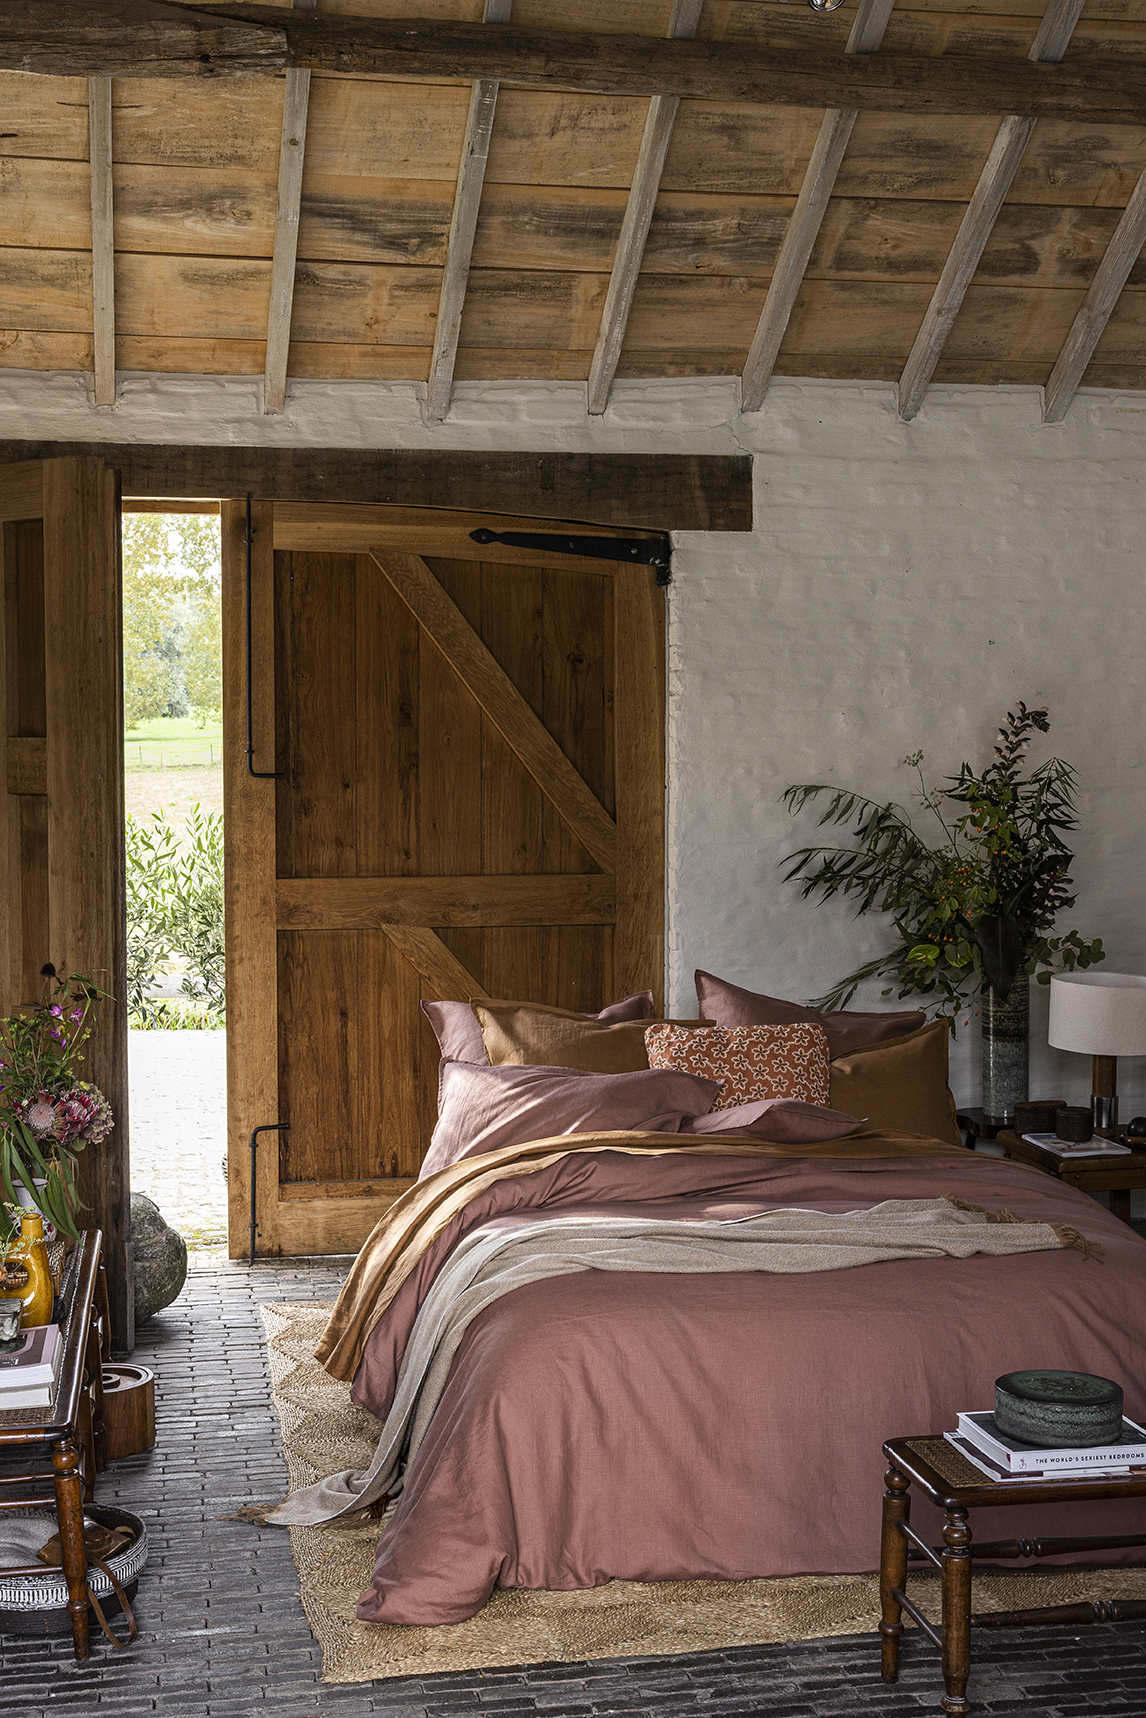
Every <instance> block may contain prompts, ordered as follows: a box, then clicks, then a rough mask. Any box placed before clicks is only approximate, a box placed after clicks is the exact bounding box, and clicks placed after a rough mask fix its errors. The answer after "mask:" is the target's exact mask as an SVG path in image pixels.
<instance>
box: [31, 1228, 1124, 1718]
mask: <svg viewBox="0 0 1146 1718" xmlns="http://www.w3.org/2000/svg"><path fill="white" fill-rule="evenodd" d="M348 1263H349V1261H347V1260H342V1261H334V1260H323V1261H311V1262H309V1263H307V1262H305V1261H297V1260H296V1261H288V1262H285V1263H268V1264H260V1265H258V1266H256V1267H255V1269H254V1270H252V1271H249V1270H247V1268H246V1267H245V1266H243V1265H237V1264H220V1265H216V1266H203V1267H198V1268H196V1269H194V1270H193V1271H192V1273H191V1276H190V1278H189V1280H188V1285H187V1288H186V1290H185V1291H184V1293H183V1295H182V1296H181V1297H180V1299H179V1300H178V1301H177V1302H176V1303H175V1305H174V1306H172V1307H169V1308H168V1309H167V1311H166V1312H163V1313H160V1314H159V1315H158V1317H156V1318H154V1319H152V1320H151V1321H150V1322H149V1323H148V1324H146V1325H145V1326H143V1327H142V1330H141V1340H140V1344H139V1346H138V1348H137V1349H136V1354H135V1358H136V1359H137V1360H139V1361H140V1362H141V1363H142V1364H144V1365H149V1366H153V1367H154V1368H155V1370H156V1374H157V1377H156V1385H157V1392H156V1393H157V1416H156V1417H157V1429H158V1442H157V1444H156V1447H155V1449H154V1450H152V1451H151V1452H149V1453H148V1454H147V1455H143V1456H136V1457H133V1458H131V1459H130V1460H126V1461H120V1462H114V1463H111V1464H109V1467H108V1469H107V1471H106V1473H105V1474H103V1476H102V1477H101V1480H100V1482H99V1487H98V1496H99V1499H100V1501H101V1502H104V1503H116V1502H122V1504H123V1505H124V1507H126V1508H129V1509H133V1510H135V1511H136V1513H138V1514H140V1515H142V1516H143V1517H144V1518H145V1519H146V1521H147V1523H148V1531H149V1533H150V1535H151V1540H152V1552H151V1560H150V1562H149V1564H148V1566H147V1568H146V1569H145V1570H144V1571H143V1574H142V1576H141V1578H140V1583H139V1594H138V1598H137V1601H136V1614H137V1617H138V1620H139V1625H140V1631H141V1632H140V1638H139V1640H138V1641H137V1642H136V1644H135V1645H134V1646H133V1647H131V1648H130V1649H129V1650H128V1651H126V1652H122V1653H115V1652H113V1651H112V1649H111V1648H109V1647H107V1646H106V1645H105V1643H104V1642H103V1638H102V1636H100V1635H99V1634H98V1633H97V1634H96V1637H95V1638H96V1640H97V1642H98V1643H99V1644H98V1645H97V1646H96V1647H95V1656H94V1658H93V1660H92V1662H91V1663H90V1664H89V1665H88V1666H77V1665H76V1663H75V1661H74V1659H73V1658H72V1654H71V1646H70V1637H69V1639H68V1640H59V1639H56V1640H49V1639H44V1638H42V1637H41V1638H40V1639H34V1638H29V1637H17V1636H8V1637H5V1638H3V1639H0V1713H3V1715H4V1718H48V1715H49V1714H53V1713H63V1714H67V1715H69V1718H103V1715H105V1714H106V1718H137V1715H141V1714H154V1715H156V1718H303V1715H310V1718H365V1715H366V1714H370V1713H387V1714H391V1715H392V1718H484V1715H485V1714H488V1715H489V1718H607V1715H609V1714H618V1715H620V1714H627V1713H636V1712H648V1713H650V1714H653V1715H654V1718H694V1715H695V1718H708V1715H709V1714H712V1715H719V1718H844V1715H845V1714H846V1715H847V1718H855V1715H857V1714H860V1715H870V1718H917V1715H919V1718H922V1715H923V1714H933V1715H937V1714H938V1712H939V1699H940V1695H941V1692H942V1684H941V1682H940V1679H939V1674H938V1665H937V1662H936V1655H935V1653H934V1652H933V1651H932V1650H931V1649H930V1648H929V1647H928V1646H927V1643H926V1642H924V1641H921V1640H919V1639H909V1640H908V1641H907V1643H906V1644H905V1646H904V1649H903V1660H904V1664H903V1674H902V1680H901V1681H900V1683H899V1684H898V1685H897V1686H896V1687H894V1688H887V1687H885V1686H884V1685H883V1684H882V1683H881V1681H880V1679H879V1668H878V1665H879V1654H878V1649H877V1644H876V1642H875V1641H874V1640H873V1639H871V1638H870V1637H864V1636H848V1637H842V1638H837V1639H831V1640H824V1641H809V1642H805V1643H803V1644H801V1645H795V1646H759V1647H740V1648H737V1649H735V1650H732V1651H727V1652H711V1653H701V1654H693V1655H689V1656H687V1657H685V1656H682V1657H680V1658H668V1659H666V1658H639V1659H619V1660H610V1661H597V1662H593V1663H590V1664H558V1665H538V1666H529V1667H525V1668H519V1669H513V1668H510V1669H505V1670H495V1671H485V1672H478V1671H473V1672H462V1673H457V1674H453V1675H448V1676H432V1677H425V1678H416V1677H407V1678H403V1679H401V1680H396V1681H387V1682H375V1683H357V1684H350V1685H343V1686H337V1685H336V1686H325V1685H323V1684H322V1683H321V1680H320V1678H321V1670H322V1666H321V1654H320V1651H319V1648H318V1646H317V1645H316V1643H315V1641H314V1640H313V1638H312V1636H311V1634H310V1631H309V1629H308V1628H307V1625H306V1620H305V1617H304V1616H303V1612H302V1607H301V1605H300V1603H299V1597H298V1581H297V1576H296V1574H295V1568H294V1563H293V1562H292V1560H291V1555H290V1546H289V1541H288V1538H287V1535H286V1533H284V1532H282V1531H281V1530H276V1529H274V1528H270V1527H266V1528H256V1527H251V1526H248V1525H247V1524H246V1523H244V1522H239V1521H231V1520H228V1519H227V1517H228V1516H230V1515H232V1514H233V1513H234V1511H235V1510H236V1509H237V1508H238V1506H239V1505H240V1504H242V1503H248V1502H255V1501H258V1502H262V1501H265V1500H266V1499H269V1498H278V1497H279V1496H281V1494H282V1492H283V1489H284V1486H285V1478H286V1474H285V1469H284V1467H283V1463H282V1460H281V1457H280V1456H279V1454H278V1442H277V1422H276V1420H275V1417H274V1413H273V1411H272V1409H271V1406H270V1396H269V1389H268V1385H267V1375H266V1368H265V1361H264V1349H263V1341H262V1332H261V1327H260V1325H259V1322H258V1315H257V1313H256V1310H255V1308H256V1303H257V1302H258V1301H268V1300H269V1301H277V1300H307V1299H311V1298H313V1299H317V1300H327V1299H329V1298H330V1297H331V1296H332V1295H333V1294H334V1293H335V1292H336V1289H337V1286H338V1282H339V1278H340V1272H341V1271H342V1270H343V1269H344V1268H345V1267H346V1265H347V1264H348ZM873 1501H874V1500H873ZM1144 1646H1146V1629H1143V1627H1141V1626H1140V1625H1137V1624H1122V1625H1118V1626H1115V1627H1107V1626H1103V1627H1100V1628H1089V1629H1082V1630H1076V1631H1071V1630H1069V1629H1040V1630H1038V1631H1027V1632H1025V1633H1021V1632H1019V1631H1004V1632H1000V1633H997V1634H996V1633H993V1632H992V1633H991V1634H985V1635H981V1636H979V1637H978V1638H977V1639H976V1640H975V1643H974V1647H975V1669H974V1674H973V1676H972V1681H971V1688H970V1694H971V1698H972V1700H973V1702H974V1712H975V1714H978V1713H984V1714H987V1713H994V1714H1002V1713H1012V1712H1021V1713H1022V1714H1023V1715H1024V1718H1076V1715H1077V1718H1091V1715H1094V1718H1097V1715H1098V1714H1100V1713H1104V1714H1111V1715H1122V1718H1142V1715H1143V1714H1144V1713H1146V1654H1144V1652H1143V1648H1144Z"/></svg>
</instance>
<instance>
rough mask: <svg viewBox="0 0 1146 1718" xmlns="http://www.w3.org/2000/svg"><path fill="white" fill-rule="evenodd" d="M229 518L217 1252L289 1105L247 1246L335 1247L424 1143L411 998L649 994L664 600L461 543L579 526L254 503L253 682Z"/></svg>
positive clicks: (364, 1226)
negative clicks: (479, 533) (224, 1125)
mask: <svg viewBox="0 0 1146 1718" xmlns="http://www.w3.org/2000/svg"><path fill="white" fill-rule="evenodd" d="M246 523H247V521H246V506H245V503H242V502H227V503H224V508H223V545H224V554H223V576H224V683H225V686H226V687H227V689H228V690H227V698H228V705H227V710H226V712H225V717H224V721H225V734H224V747H225V756H226V764H225V768H226V793H227V800H226V818H227V841H228V853H229V860H228V883H227V887H228V920H227V960H228V978H227V1029H228V1109H229V1115H230V1146H229V1162H230V1211H231V1250H232V1254H233V1255H235V1256H237V1255H240V1254H242V1253H243V1252H245V1251H246V1249H247V1247H248V1245H249V1224H250V1220H251V1214H250V1191H249V1190H250V1185H251V1183H250V1175H251V1153H250V1151H249V1142H250V1138H251V1134H252V1132H253V1130H254V1129H255V1128H259V1127H263V1126H266V1125H268V1124H283V1123H285V1124H288V1126H287V1127H286V1128H285V1129H284V1130H283V1131H281V1132H278V1133H273V1132H268V1133H264V1134H262V1135H261V1136H260V1142H259V1145H258V1149H257V1156H256V1177H257V1180H256V1218H257V1226H258V1231H259V1233H258V1239H257V1250H258V1251H260V1252H263V1253H268V1254H275V1253H283V1254H290V1253H307V1252H310V1253H330V1252H346V1251H352V1250H354V1249H355V1248H357V1247H358V1246H359V1245H360V1244H361V1242H362V1241H363V1239H364V1238H365V1236H366V1235H367V1234H368V1233H369V1231H370V1229H371V1227H372V1226H373V1224H374V1223H375V1222H376V1221H377V1218H378V1216H379V1215H380V1214H381V1213H382V1211H384V1210H385V1208H386V1207H387V1205H389V1204H390V1203H392V1201H393V1200H394V1199H395V1198H396V1197H397V1196H398V1195H399V1194H400V1193H401V1192H402V1191H403V1190H404V1189H405V1188H407V1187H408V1186H409V1185H410V1184H411V1182H412V1180H413V1179H414V1178H415V1177H416V1176H417V1173H418V1168H419V1165H420V1163H421V1160H422V1157H423V1155H424V1153H425V1150H426V1147H427V1145H428V1143H429V1138H430V1133H431V1131H432V1128H433V1124H434V1118H435V1113H436V1097H437V1074H438V1052H437V1045H436V1043H435V1040H434V1037H433V1034H432V1032H431V1031H430V1028H429V1025H428V1023H427V1022H426V1020H425V1019H424V1017H423V1015H422V1013H421V1010H420V1008H419V1006H418V1002H419V998H421V997H430V998H451V997H456V998H463V999H464V998H468V997H471V996H479V995H483V994H484V995H494V996H512V997H517V998H522V999H525V1000H530V1001H535V1002H543V1003H553V1004H557V1005H559V1006H563V1007H569V1008H577V1009H584V1010H593V1009H597V1008H599V1007H601V1006H602V1005H603V1003H605V1002H607V1001H609V1000H610V999H612V998H613V997H615V996H621V995H625V994H627V993H628V992H631V991H633V990H637V989H645V988H650V987H651V988H652V989H653V991H654V992H655V993H656V996H657V1000H658V1004H659V1002H660V999H661V985H662V975H663V964H664V753H663V729H664V701H663V596H662V592H661V591H660V590H659V589H658V588H657V586H656V581H655V575H654V572H653V570H652V569H651V568H649V567H643V566H642V567H635V566H632V565H627V564H622V563H617V562H611V561H610V562H605V561H589V560H583V559H574V558H567V557H559V556H554V557H552V559H551V560H549V561H544V560H542V558H541V557H540V555H539V554H538V552H537V551H536V550H533V551H527V550H523V549H513V548H509V547H505V546H501V545H494V544H491V545H489V546H487V547H485V548H481V549H479V548H478V547H477V546H476V545H475V544H474V543H473V541H472V540H471V538H470V535H469V533H470V531H471V530H472V529H474V528H475V527H477V526H479V525H486V526H489V527H491V528H492V529H494V530H506V529H517V530H522V529H526V530H533V531H537V530H562V529H563V530H566V531H569V530H571V529H576V527H570V526H567V525H566V526H561V525H546V524H544V523H543V522H538V521H537V520H531V521H529V520H519V519H518V520H515V519H504V518H489V517H483V516H473V515H461V514H456V513H448V512H436V511H428V510H427V511H410V510H404V509H397V508H383V507H361V506H345V507H339V506H333V505H331V506H324V505H287V504H281V503H275V504H271V503H256V504H255V505H254V507H253V509H252V515H251V524H252V532H251V542H250V559H249V568H250V578H249V588H250V602H249V613H250V634H249V647H250V663H251V672H250V678H249V681H248V675H247V650H248V632H247V614H248V599H247V588H248V576H247V572H248V559H247V550H248V545H247V542H246V537H247V530H246ZM580 529H581V530H584V529H585V527H580ZM248 686H249V690H250V724H251V736H252V743H253V753H252V756H251V759H250V765H248V759H247V756H246V750H247V693H248ZM252 769H253V770H254V771H255V772H267V775H263V774H253V773H252ZM271 773H277V775H278V779H268V777H269V775H270V774H271Z"/></svg>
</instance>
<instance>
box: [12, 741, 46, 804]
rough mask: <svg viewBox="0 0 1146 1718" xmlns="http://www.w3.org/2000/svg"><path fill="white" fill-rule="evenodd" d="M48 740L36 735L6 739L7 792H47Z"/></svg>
mask: <svg viewBox="0 0 1146 1718" xmlns="http://www.w3.org/2000/svg"><path fill="white" fill-rule="evenodd" d="M47 791H48V742H47V740H46V739H42V738H40V737H38V736H32V737H31V738H24V739H10V740H9V741H8V792H9V793H47Z"/></svg>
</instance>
